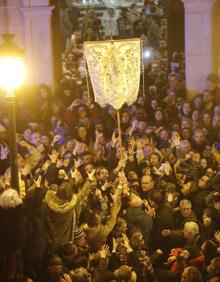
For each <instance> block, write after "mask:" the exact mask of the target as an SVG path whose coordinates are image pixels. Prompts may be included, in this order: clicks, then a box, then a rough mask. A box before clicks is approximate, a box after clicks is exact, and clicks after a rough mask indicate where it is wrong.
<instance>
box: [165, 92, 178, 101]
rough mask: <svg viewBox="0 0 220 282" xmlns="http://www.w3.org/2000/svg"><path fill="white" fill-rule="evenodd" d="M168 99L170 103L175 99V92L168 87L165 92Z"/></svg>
mask: <svg viewBox="0 0 220 282" xmlns="http://www.w3.org/2000/svg"><path fill="white" fill-rule="evenodd" d="M167 97H168V101H169V102H170V103H171V104H175V103H176V100H177V93H176V91H175V90H172V89H169V90H168V92H167Z"/></svg>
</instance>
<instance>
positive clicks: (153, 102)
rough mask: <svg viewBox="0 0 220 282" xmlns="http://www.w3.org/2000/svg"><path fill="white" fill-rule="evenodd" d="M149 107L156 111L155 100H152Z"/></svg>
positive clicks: (156, 102)
mask: <svg viewBox="0 0 220 282" xmlns="http://www.w3.org/2000/svg"><path fill="white" fill-rule="evenodd" d="M150 105H151V108H152V109H153V110H156V108H157V106H158V101H157V99H152V100H151V102H150Z"/></svg>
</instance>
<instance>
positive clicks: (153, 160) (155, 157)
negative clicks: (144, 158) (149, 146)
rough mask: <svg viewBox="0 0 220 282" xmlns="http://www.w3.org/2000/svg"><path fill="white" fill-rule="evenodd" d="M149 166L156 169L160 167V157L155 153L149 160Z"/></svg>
mask: <svg viewBox="0 0 220 282" xmlns="http://www.w3.org/2000/svg"><path fill="white" fill-rule="evenodd" d="M149 161H150V165H151V166H156V167H158V166H159V165H160V156H159V155H158V154H157V153H153V154H151V155H150V158H149Z"/></svg>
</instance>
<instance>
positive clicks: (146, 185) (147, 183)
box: [141, 175, 155, 192]
mask: <svg viewBox="0 0 220 282" xmlns="http://www.w3.org/2000/svg"><path fill="white" fill-rule="evenodd" d="M154 185H155V182H154V180H153V178H152V176H151V175H144V176H142V178H141V188H142V191H143V192H149V191H150V190H152V189H153V188H154Z"/></svg>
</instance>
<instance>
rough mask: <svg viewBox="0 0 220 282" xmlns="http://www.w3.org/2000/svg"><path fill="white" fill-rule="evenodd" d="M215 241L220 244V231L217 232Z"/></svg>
mask: <svg viewBox="0 0 220 282" xmlns="http://www.w3.org/2000/svg"><path fill="white" fill-rule="evenodd" d="M214 236H215V239H216V241H217V242H218V243H219V244H220V231H219V230H218V231H215V235H214Z"/></svg>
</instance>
